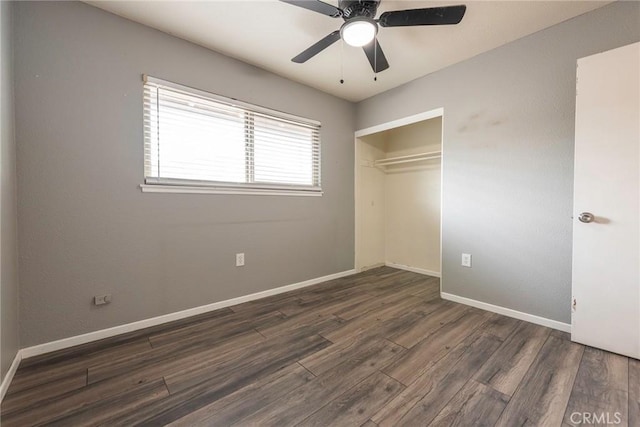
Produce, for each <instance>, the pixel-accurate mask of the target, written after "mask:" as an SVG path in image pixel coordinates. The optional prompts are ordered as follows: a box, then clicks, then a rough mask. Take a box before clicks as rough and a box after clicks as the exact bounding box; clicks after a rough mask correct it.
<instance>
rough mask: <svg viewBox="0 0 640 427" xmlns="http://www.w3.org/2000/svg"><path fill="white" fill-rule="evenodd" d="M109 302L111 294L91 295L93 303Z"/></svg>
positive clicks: (102, 303)
mask: <svg viewBox="0 0 640 427" xmlns="http://www.w3.org/2000/svg"><path fill="white" fill-rule="evenodd" d="M110 302H111V294H106V295H96V296H95V297H93V303H94V304H95V305H104V304H109V303H110Z"/></svg>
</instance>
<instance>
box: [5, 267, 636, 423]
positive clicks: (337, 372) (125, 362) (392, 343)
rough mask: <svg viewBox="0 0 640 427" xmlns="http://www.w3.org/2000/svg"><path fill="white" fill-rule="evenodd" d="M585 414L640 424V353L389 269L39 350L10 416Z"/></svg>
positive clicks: (433, 418) (558, 419) (529, 419)
mask: <svg viewBox="0 0 640 427" xmlns="http://www.w3.org/2000/svg"><path fill="white" fill-rule="evenodd" d="M573 413H579V416H577V417H576V416H575V415H574V416H573V417H572V416H571V415H572V414H573ZM583 413H587V414H594V413H595V414H596V415H597V417H601V415H599V414H608V417H609V418H608V421H610V422H615V421H616V420H617V419H618V418H619V419H620V423H618V425H624V426H626V425H629V426H638V425H640V362H639V361H637V360H632V359H631V360H630V359H628V358H626V357H622V356H618V355H615V354H611V353H608V352H604V351H601V350H596V349H593V348H589V347H584V346H582V345H578V344H575V343H572V342H571V341H570V340H569V336H568V335H567V334H566V333H562V332H558V331H554V330H551V329H548V328H544V327H541V326H536V325H533V324H530V323H526V322H522V321H518V320H515V319H511V318H508V317H504V316H500V315H497V314H492V313H488V312H484V311H482V310H478V309H475V308H471V307H467V306H464V305H460V304H456V303H452V302H449V301H444V300H442V299H440V297H439V282H438V279H435V278H429V277H427V276H421V275H418V274H414V273H410V272H406V271H399V270H394V269H391V268H387V267H383V268H378V269H374V270H370V271H367V272H365V273H361V274H358V275H354V276H350V277H346V278H343V279H338V280H334V281H331V282H327V283H324V284H321V285H317V286H313V287H309V288H305V289H302V290H299V291H294V292H291V293H288V294H281V295H277V296H274V297H270V298H266V299H263V300H260V301H253V302H249V303H245V304H241V305H238V306H234V307H231V308H226V309H222V310H219V311H216V312H212V313H208V314H206V315H202V316H199V317H197V318H191V319H189V320H184V321H179V322H175V323H173V324H170V325H163V326H162V327H156V328H151V329H147V330H144V331H139V332H136V333H132V334H129V335H127V336H120V337H117V338H111V339H108V340H104V341H102V342H99V343H92V344H89V345H85V346H81V347H76V348H74V349H69V350H63V351H60V352H57V353H52V354H48V355H45V356H41V357H37V358H32V359H28V360H24V361H23V362H22V364H21V366H20V368H19V370H18V372H17V374H16V376H15V378H14V380H13V382H12V384H11V386H10V388H9V391H8V394H7V396H6V398H5V400H4V402H3V403H2V426H3V427H11V426H31V425H42V424H48V425H61V426H81V425H102V424H104V425H121V426H131V425H149V426H159V425H167V424H171V425H173V426H194V425H215V426H227V425H244V426H251V425H261V426H262V425H278V426H290V425H304V426H311V425H323V426H324V425H338V426H360V425H366V426H376V425H380V426H396V425H407V426H424V425H436V426H451V425H460V426H474V425H487V426H492V425H499V426H509V427H511V426H522V425H541V426H561V425H562V426H565V425H594V424H593V423H592V424H589V423H582V424H580V422H582V421H584V415H583ZM589 417H590V418H589V420H590V421H593V420H594V418H592V417H593V416H592V415H589ZM616 417H618V418H616ZM603 420H604V419H603V418H596V421H603ZM596 424H598V425H603V424H604V423H603V422H599V423H596Z"/></svg>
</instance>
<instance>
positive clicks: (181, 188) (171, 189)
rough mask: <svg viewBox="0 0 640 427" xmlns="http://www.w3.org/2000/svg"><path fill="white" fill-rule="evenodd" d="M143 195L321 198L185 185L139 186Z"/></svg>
mask: <svg viewBox="0 0 640 427" xmlns="http://www.w3.org/2000/svg"><path fill="white" fill-rule="evenodd" d="M140 189H141V190H142V192H143V193H183V194H240V195H245V196H246V195H252V196H258V195H259V196H311V197H314V196H315V197H319V196H322V194H323V192H322V191H307V190H266V189H265V190H260V189H256V188H247V189H243V188H223V187H206V186H186V185H161V184H140Z"/></svg>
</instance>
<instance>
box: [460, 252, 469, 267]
mask: <svg viewBox="0 0 640 427" xmlns="http://www.w3.org/2000/svg"><path fill="white" fill-rule="evenodd" d="M462 266H463V267H469V268H471V254H462Z"/></svg>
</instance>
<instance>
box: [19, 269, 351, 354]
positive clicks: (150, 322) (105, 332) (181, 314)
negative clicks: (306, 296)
mask: <svg viewBox="0 0 640 427" xmlns="http://www.w3.org/2000/svg"><path fill="white" fill-rule="evenodd" d="M355 273H356V270H355V269H352V270H347V271H342V272H340V273H334V274H329V275H327V276H323V277H317V278H315V279H309V280H305V281H304V282H298V283H293V284H291V285H286V286H281V287H279V288H274V289H268V290H266V291H262V292H256V293H254V294H249V295H244V296H241V297H237V298H231V299H228V300H225V301H218V302H214V303H212V304H207V305H201V306H199V307H194V308H190V309H187V310H182V311H177V312H174V313H169V314H165V315H162V316H157V317H152V318H150V319H144V320H139V321H137V322H132V323H127V324H125V325H119V326H114V327H112V328H107V329H101V330H99V331H94V332H89V333H86V334H82V335H76V336H74V337H69V338H63V339H61V340H57V341H51V342H48V343H44V344H39V345H34V346H32V347H27V348H23V349H22V350H21V357H22V358H23V359H27V358H29V357H34V356H39V355H41V354H45V353H50V352H52V351H56V350H62V349H64V348H69V347H73V346H76V345H80V344H86V343H89V342H92V341H97V340H101V339H104V338H109V337H113V336H116V335H121V334H125V333H127V332H132V331H137V330H139V329H144V328H148V327H151V326H157V325H161V324H163V323H167V322H172V321H174V320H180V319H184V318H187V317H191V316H196V315H198V314H202V313H207V312H210V311H213V310H218V309H221V308H225V307H230V306H232V305H236V304H241V303H243V302H247V301H253V300H257V299H260V298H265V297H268V296H272V295H278V294H281V293H284V292H289V291H293V290H295V289H300V288H304V287H307V286H311V285H316V284H318V283H322V282H326V281H328V280H333V279H339V278H341V277H345V276H350V275H352V274H355Z"/></svg>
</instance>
